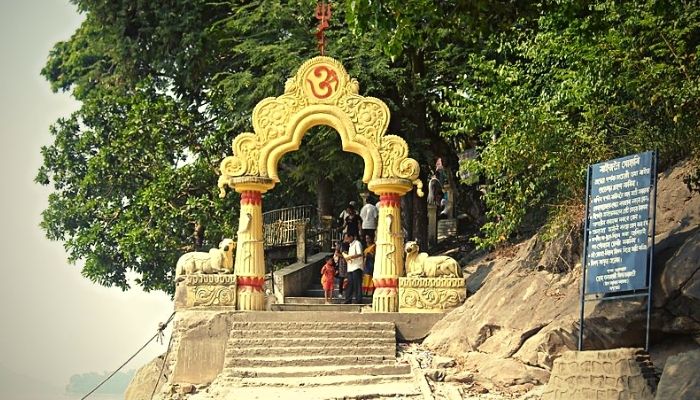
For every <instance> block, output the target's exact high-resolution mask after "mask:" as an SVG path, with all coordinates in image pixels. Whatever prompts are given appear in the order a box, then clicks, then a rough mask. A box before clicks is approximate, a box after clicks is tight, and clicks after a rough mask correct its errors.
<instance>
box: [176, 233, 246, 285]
mask: <svg viewBox="0 0 700 400" xmlns="http://www.w3.org/2000/svg"><path fill="white" fill-rule="evenodd" d="M235 249H236V242H234V241H233V239H224V240H222V241H221V243H219V248H218V249H211V250H209V252H208V253H205V252H201V251H192V252H189V253H185V254H183V255H182V256H181V257H180V259H178V260H177V264H176V265H175V280H176V281H180V280H182V279H183V278H182V276H183V275H193V274H231V273H233V251H234V250H235Z"/></svg>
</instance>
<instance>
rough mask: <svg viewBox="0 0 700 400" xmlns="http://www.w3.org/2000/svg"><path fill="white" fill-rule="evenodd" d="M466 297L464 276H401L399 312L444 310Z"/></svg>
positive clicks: (454, 305)
mask: <svg viewBox="0 0 700 400" xmlns="http://www.w3.org/2000/svg"><path fill="white" fill-rule="evenodd" d="M466 298H467V288H466V285H465V283H464V278H399V312H413V313H416V312H425V313H429V312H444V311H445V310H448V309H451V308H454V307H457V306H460V305H461V304H462V303H464V300H465V299H466Z"/></svg>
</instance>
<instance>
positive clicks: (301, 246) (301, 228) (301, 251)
mask: <svg viewBox="0 0 700 400" xmlns="http://www.w3.org/2000/svg"><path fill="white" fill-rule="evenodd" d="M294 229H295V230H296V233H297V262H299V263H305V262H306V222H304V221H299V222H297V223H296V225H295V226H294Z"/></svg>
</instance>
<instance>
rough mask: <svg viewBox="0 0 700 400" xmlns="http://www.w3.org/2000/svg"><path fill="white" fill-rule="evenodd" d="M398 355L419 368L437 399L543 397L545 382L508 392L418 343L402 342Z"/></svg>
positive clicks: (530, 399)
mask: <svg viewBox="0 0 700 400" xmlns="http://www.w3.org/2000/svg"><path fill="white" fill-rule="evenodd" d="M399 359H404V360H406V361H409V362H410V363H411V364H412V365H413V367H414V368H415V369H418V370H419V371H420V372H418V374H419V375H423V376H424V377H425V381H426V383H427V386H428V387H429V388H430V391H431V392H432V395H433V397H434V398H435V400H540V398H541V395H542V392H543V390H544V386H536V387H534V388H532V389H531V390H530V391H528V392H527V393H508V392H506V391H504V390H503V391H501V390H498V389H497V388H494V387H493V385H489V384H488V383H487V382H475V381H474V380H472V379H471V376H472V374H471V372H470V371H466V370H462V369H460V366H459V365H457V364H456V362H454V360H453V361H452V363H454V365H452V366H449V365H450V364H451V363H450V362H449V360H451V359H449V358H446V357H437V356H435V355H434V354H432V353H431V352H430V351H428V350H426V349H423V348H421V347H420V345H418V344H403V345H400V346H399ZM440 362H447V366H445V367H443V368H438V365H436V364H439V363H440ZM489 386H490V387H489Z"/></svg>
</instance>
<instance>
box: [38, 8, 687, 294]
mask: <svg viewBox="0 0 700 400" xmlns="http://www.w3.org/2000/svg"><path fill="white" fill-rule="evenodd" d="M75 3H76V4H77V5H78V9H79V10H80V12H82V13H83V14H84V15H85V20H84V22H83V24H82V25H81V26H80V27H79V28H78V30H77V31H76V32H75V33H74V35H73V36H72V37H71V38H70V39H69V40H67V41H64V42H59V43H57V44H56V45H55V46H54V48H53V49H52V50H51V52H50V54H49V58H48V61H47V63H46V66H45V67H44V69H43V70H42V74H43V75H44V76H45V77H46V79H47V80H49V82H50V83H51V85H52V88H53V89H54V90H55V91H59V90H62V91H70V93H71V94H72V95H73V96H74V97H75V98H76V99H77V100H79V101H80V102H81V107H80V109H79V110H78V111H76V112H75V113H73V114H72V115H70V116H66V117H64V118H61V119H59V120H58V121H57V122H56V123H55V124H54V125H53V126H52V127H51V133H52V135H53V138H54V142H53V143H52V144H51V145H49V146H46V147H44V148H43V149H42V155H43V158H44V163H43V166H42V167H41V168H40V170H39V172H38V174H37V177H36V180H37V182H39V183H41V184H44V185H51V186H52V188H53V193H52V194H51V195H50V198H49V206H48V208H47V209H46V210H45V211H44V213H43V222H42V227H43V228H44V230H45V231H46V233H47V236H48V237H49V238H51V239H54V240H61V241H63V242H64V243H65V247H66V249H67V251H68V253H69V258H70V260H71V261H73V262H76V261H78V260H82V261H83V262H84V267H83V274H84V275H85V276H86V277H88V278H89V279H92V280H93V281H95V282H98V283H100V284H104V285H115V286H118V287H121V288H123V289H127V288H128V280H127V278H126V272H127V271H129V270H131V271H134V272H136V273H138V274H139V276H140V278H139V280H138V284H139V285H141V286H143V287H144V288H145V289H146V290H152V289H159V290H165V291H171V290H172V285H171V283H170V282H171V278H172V270H173V266H174V264H175V261H176V260H177V257H178V256H179V255H180V254H181V253H182V252H184V251H187V250H192V249H193V248H195V247H196V245H197V244H198V243H195V241H194V239H193V233H194V232H195V227H204V234H203V235H204V245H206V246H213V245H214V244H215V243H217V242H218V240H219V239H220V238H221V237H222V236H230V235H231V234H232V233H233V232H235V226H234V225H235V221H236V220H237V208H238V207H237V204H238V198H237V196H235V195H229V196H227V197H226V198H225V199H219V198H218V196H217V193H218V192H217V188H216V187H215V182H216V174H217V172H218V171H217V167H218V165H219V162H220V160H221V159H222V158H223V157H225V156H227V155H229V154H230V151H231V150H230V144H231V140H232V139H233V138H234V137H235V135H237V134H238V133H241V132H245V131H250V130H251V120H250V117H251V113H252V110H253V107H254V106H255V104H256V103H257V102H258V101H260V100H262V99H263V98H265V97H268V96H277V95H279V94H281V93H282V92H283V87H284V81H285V80H286V78H287V77H289V76H291V75H292V73H293V72H294V70H295V69H296V68H297V67H298V66H299V65H301V63H302V62H303V61H304V60H305V59H308V58H311V57H313V56H315V55H317V54H318V51H317V49H316V43H315V38H314V31H315V25H316V24H317V21H316V20H315V19H314V18H313V9H314V6H315V3H316V2H315V1H312V0H293V1H281V0H270V1H265V2H262V1H252V2H249V1H245V2H244V1H228V2H217V3H211V2H206V1H201V0H196V1H184V0H179V1H171V2H159V1H153V2H133V1H110V2H107V1H100V0H75ZM333 5H334V16H333V21H332V23H331V29H330V30H329V31H327V37H328V39H329V42H330V44H329V45H328V46H327V54H328V55H329V56H331V57H335V58H337V59H339V60H341V61H342V62H343V63H344V64H345V66H346V67H347V68H348V71H349V72H350V74H351V75H352V76H354V77H357V78H358V80H359V81H360V88H361V91H362V93H363V94H366V95H371V96H375V97H378V98H381V99H382V100H384V101H385V102H386V103H387V104H388V105H389V108H390V110H391V112H392V120H391V122H390V127H389V132H390V133H393V134H398V135H401V136H403V137H404V138H405V139H406V140H407V141H408V143H409V147H410V149H411V152H412V154H411V156H412V157H413V158H416V159H417V160H418V161H419V162H420V163H421V168H422V170H423V171H424V172H423V176H422V177H423V178H424V179H425V178H426V177H427V175H426V172H425V171H428V170H429V169H430V168H431V167H432V166H433V165H434V164H433V163H434V161H435V158H436V157H438V156H441V157H443V158H445V159H446V161H448V163H449V164H451V165H455V164H456V163H457V159H458V154H459V153H460V152H463V151H465V150H468V149H470V148H475V149H476V150H477V157H476V158H475V159H471V160H468V161H466V162H463V163H462V165H461V168H462V170H463V172H469V173H470V174H471V175H470V176H472V177H477V184H476V185H475V186H472V187H470V188H467V187H463V188H462V189H469V190H474V191H475V190H476V189H479V190H480V191H481V192H482V193H483V200H484V202H485V203H486V206H487V215H486V217H487V222H486V224H485V225H484V226H483V228H482V235H480V237H478V238H477V239H476V241H477V242H478V243H479V244H480V245H482V246H485V247H488V246H493V245H497V244H499V243H502V242H504V241H507V240H509V239H511V238H513V236H514V235H516V234H517V233H518V232H519V231H520V230H522V228H523V226H524V225H528V224H529V223H530V222H532V221H537V224H536V225H537V226H539V225H541V223H542V221H545V220H549V221H553V222H551V223H550V226H552V227H555V226H556V225H557V224H558V223H559V222H560V221H562V220H567V218H561V217H562V216H564V217H566V216H571V215H577V213H576V212H575V211H576V210H577V209H580V207H581V206H580V205H581V202H582V197H583V194H582V192H583V186H584V179H585V169H586V165H587V164H588V163H590V162H597V161H600V160H602V159H605V158H609V157H614V156H618V155H623V154H627V153H630V152H635V151H639V150H646V149H658V150H659V152H660V155H661V159H662V162H663V163H664V164H665V165H667V164H669V163H671V162H674V161H675V160H678V159H680V158H682V157H685V156H687V155H689V154H693V152H697V150H698V146H700V140H699V136H698V123H699V122H700V119H699V117H700V116H699V115H698V109H699V108H698V104H697V102H698V96H697V94H698V93H697V92H698V82H699V80H698V77H699V76H698V75H699V72H700V71H699V70H698V65H697V54H698V44H699V41H700V29H699V26H700V25H699V24H700V18H699V17H700V7H699V6H697V5H695V4H694V3H684V2H667V1H653V0H648V1H644V2H613V1H607V0H606V1H603V0H601V1H595V2H584V1H574V0H569V1H559V2H534V3H533V2H526V1H502V2H486V1H474V2H460V1H435V0H410V1H396V0H384V1H378V2H369V1H367V0H346V1H334V2H333ZM304 140H305V143H308V144H309V145H308V146H304V147H302V148H301V149H300V150H299V151H298V152H295V153H292V154H289V155H287V156H285V157H284V158H283V159H282V165H281V166H280V173H281V176H282V179H283V180H284V182H283V183H282V184H280V185H278V186H283V185H284V187H278V188H275V190H274V191H273V192H272V193H270V194H269V195H267V197H266V200H265V201H266V206H272V207H284V206H292V205H297V204H300V203H308V202H310V201H312V199H314V198H315V197H317V195H318V197H320V193H322V192H323V193H326V196H328V195H329V194H330V200H329V199H328V198H327V199H326V200H325V202H324V201H321V200H320V199H319V206H320V207H322V208H330V207H332V206H334V205H335V206H338V205H340V204H344V203H345V202H346V200H347V198H348V197H351V196H353V195H354V193H352V189H347V188H353V187H356V186H354V185H355V184H356V183H357V178H356V176H355V175H353V174H348V173H347V164H352V163H353V159H352V156H351V155H350V156H348V155H343V154H342V152H341V151H340V148H339V147H337V148H335V147H336V144H337V142H338V140H337V137H333V132H332V131H330V130H328V129H316V130H314V131H312V132H309V133H308V134H307V136H306V137H305V139H304ZM334 148H335V150H334ZM348 157H349V158H348ZM309 161H314V164H313V165H311V164H310V163H309ZM314 168H315V169H314ZM357 168H360V167H357ZM329 187H331V188H334V190H331V191H329V190H328V188H329ZM335 188H342V189H338V190H335ZM292 193H293V196H292V195H290V194H292ZM407 197H408V199H409V200H410V202H409V203H410V204H407V205H409V206H411V207H410V208H411V210H412V213H413V214H412V215H411V218H408V220H409V221H411V223H412V225H410V226H409V227H408V228H409V234H410V235H411V236H416V237H419V238H420V239H422V240H424V238H425V225H426V216H425V215H426V214H425V200H423V199H418V198H417V197H415V196H413V195H410V196H407ZM544 213H549V214H550V216H551V217H550V218H549V219H542V218H539V216H541V215H543V214H544ZM568 219H569V220H570V219H571V218H568Z"/></svg>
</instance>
